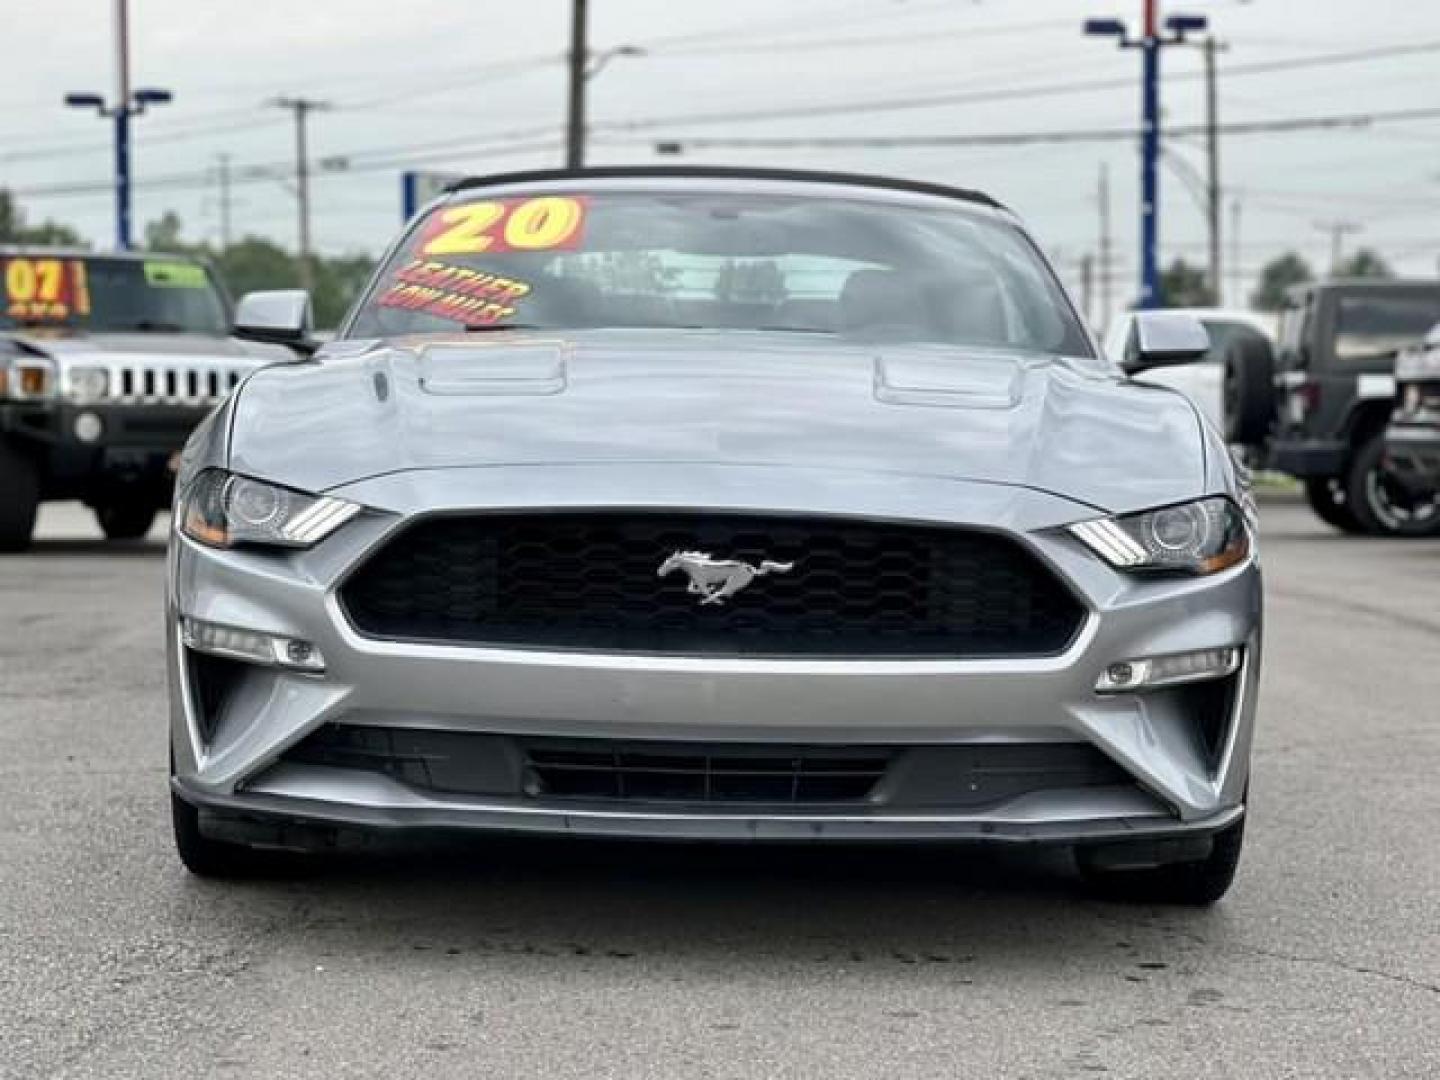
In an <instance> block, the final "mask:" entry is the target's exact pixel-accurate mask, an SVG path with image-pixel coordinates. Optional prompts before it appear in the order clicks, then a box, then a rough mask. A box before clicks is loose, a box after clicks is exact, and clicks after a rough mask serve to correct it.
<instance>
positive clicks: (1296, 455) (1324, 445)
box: [1265, 438, 1350, 480]
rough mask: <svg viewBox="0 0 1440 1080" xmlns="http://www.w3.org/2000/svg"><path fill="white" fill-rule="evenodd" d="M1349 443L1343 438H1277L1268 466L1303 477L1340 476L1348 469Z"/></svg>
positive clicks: (1272, 445)
mask: <svg viewBox="0 0 1440 1080" xmlns="http://www.w3.org/2000/svg"><path fill="white" fill-rule="evenodd" d="M1349 453H1350V447H1349V444H1348V443H1346V442H1344V441H1343V440H1340V439H1283V438H1282V439H1275V440H1274V441H1272V442H1271V443H1270V445H1269V449H1268V452H1267V454H1266V460H1265V467H1266V468H1267V469H1273V470H1274V471H1275V472H1282V473H1288V474H1289V475H1291V476H1295V477H1299V478H1300V479H1302V480H1304V479H1308V478H1312V477H1315V478H1321V479H1323V478H1325V477H1330V476H1339V475H1340V474H1341V473H1343V472H1344V471H1345V461H1346V458H1347V456H1348V455H1349Z"/></svg>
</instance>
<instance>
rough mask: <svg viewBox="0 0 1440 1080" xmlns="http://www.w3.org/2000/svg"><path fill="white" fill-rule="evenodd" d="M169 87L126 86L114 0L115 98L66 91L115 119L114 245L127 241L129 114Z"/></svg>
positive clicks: (125, 35)
mask: <svg viewBox="0 0 1440 1080" xmlns="http://www.w3.org/2000/svg"><path fill="white" fill-rule="evenodd" d="M170 100H171V95H170V91H168V90H157V89H154V88H143V89H140V90H132V89H131V87H130V11H129V0H115V99H114V103H113V104H112V105H109V106H107V105H106V104H105V99H104V98H103V97H102V96H101V95H99V94H89V93H86V94H66V95H65V104H66V105H68V106H70V107H71V108H83V109H94V110H95V111H96V112H98V113H99V114H100V115H101V116H102V117H105V118H106V119H113V120H114V121H115V247H116V248H117V249H118V250H120V251H129V250H130V247H131V243H130V118H131V117H132V116H139V115H140V114H141V113H143V112H144V111H145V108H146V106H147V105H164V104H166V103H167V102H169V101H170Z"/></svg>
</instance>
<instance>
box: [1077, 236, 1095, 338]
mask: <svg viewBox="0 0 1440 1080" xmlns="http://www.w3.org/2000/svg"><path fill="white" fill-rule="evenodd" d="M1080 310H1081V311H1083V312H1085V322H1086V323H1087V324H1088V325H1089V326H1090V327H1091V328H1092V329H1094V328H1095V326H1096V323H1095V256H1094V255H1091V254H1090V253H1089V252H1088V251H1087V252H1086V253H1085V254H1084V255H1081V256H1080Z"/></svg>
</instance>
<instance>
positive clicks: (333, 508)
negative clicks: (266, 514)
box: [281, 495, 360, 544]
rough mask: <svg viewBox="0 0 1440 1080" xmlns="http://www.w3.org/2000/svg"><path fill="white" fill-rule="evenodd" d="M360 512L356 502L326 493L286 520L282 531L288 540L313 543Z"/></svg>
mask: <svg viewBox="0 0 1440 1080" xmlns="http://www.w3.org/2000/svg"><path fill="white" fill-rule="evenodd" d="M359 512H360V507H359V506H357V505H356V504H355V503H352V502H346V501H345V500H344V499H336V498H332V497H331V496H329V495H326V496H324V497H322V498H319V499H316V500H315V503H314V505H312V506H310V507H307V508H306V509H305V510H304V511H303V512H302V513H299V514H297V515H296V516H295V517H294V519H292V520H291V521H288V522H286V523H285V527H284V528H283V529H282V530H281V532H282V533H283V535H284V536H285V538H286V539H287V540H293V541H295V542H296V543H299V544H312V543H314V542H315V541H316V540H319V539H320V538H321V537H322V536H327V535H329V534H330V533H332V532H334V531H335V530H336V529H338V528H339V527H340V526H341V525H344V524H345V522H347V521H349V520H350V519H351V518H353V517H354V516H355V515H356V514H358V513H359Z"/></svg>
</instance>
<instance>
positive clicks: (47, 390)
mask: <svg viewBox="0 0 1440 1080" xmlns="http://www.w3.org/2000/svg"><path fill="white" fill-rule="evenodd" d="M54 393H55V367H54V365H53V364H51V363H50V361H48V360H16V361H13V362H12V363H11V364H10V365H9V367H8V368H6V367H0V398H4V397H8V398H10V399H11V400H13V401H39V400H41V399H44V398H48V397H50V396H52V395H53V394H54Z"/></svg>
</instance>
